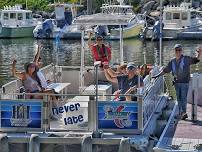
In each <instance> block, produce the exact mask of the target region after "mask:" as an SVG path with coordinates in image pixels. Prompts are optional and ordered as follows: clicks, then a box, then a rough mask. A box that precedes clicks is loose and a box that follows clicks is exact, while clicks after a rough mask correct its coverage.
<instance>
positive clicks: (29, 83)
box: [12, 60, 41, 98]
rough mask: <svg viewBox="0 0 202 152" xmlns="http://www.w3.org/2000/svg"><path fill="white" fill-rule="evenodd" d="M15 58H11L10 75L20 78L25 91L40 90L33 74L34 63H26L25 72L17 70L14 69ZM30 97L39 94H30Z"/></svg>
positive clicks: (35, 91)
mask: <svg viewBox="0 0 202 152" xmlns="http://www.w3.org/2000/svg"><path fill="white" fill-rule="evenodd" d="M16 63H17V61H16V60H13V64H12V75H13V76H16V77H17V78H19V79H20V80H22V83H23V86H24V88H25V92H27V93H37V92H40V91H41V87H40V85H39V83H38V82H37V80H36V77H35V76H34V72H35V70H36V65H35V64H34V63H28V64H26V66H25V72H19V71H17V70H16V67H15V66H16ZM30 98H41V96H30Z"/></svg>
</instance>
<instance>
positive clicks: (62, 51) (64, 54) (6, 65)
mask: <svg viewBox="0 0 202 152" xmlns="http://www.w3.org/2000/svg"><path fill="white" fill-rule="evenodd" d="M107 43H109V44H110V45H111V47H112V61H111V64H113V63H119V61H120V55H119V54H120V51H119V42H118V41H110V42H107ZM175 43H181V44H182V45H183V48H184V53H185V54H186V55H193V53H194V51H195V49H196V48H197V47H199V46H200V44H201V41H165V42H163V52H162V56H163V59H162V60H163V65H165V64H167V63H168V61H169V60H170V59H171V58H172V57H174V51H173V46H174V44H175ZM37 44H40V45H41V46H42V49H41V58H42V61H43V64H44V65H48V64H50V63H54V64H58V65H80V51H81V43H80V41H73V40H72V41H70V40H61V41H60V43H59V45H58V47H56V43H55V41H54V40H34V39H31V38H30V39H27V38H26V39H0V85H2V84H5V83H6V82H8V81H10V80H11V79H13V77H11V72H10V71H11V63H12V60H13V58H16V59H17V69H19V70H23V67H24V64H25V63H26V62H30V61H32V60H33V56H34V54H35V51H36V48H37ZM85 47H86V50H85V65H92V63H93V60H92V57H91V52H90V50H88V48H87V45H86V46H85ZM158 48H159V42H151V41H147V42H144V41H139V40H135V39H130V40H125V41H124V61H125V62H130V61H133V62H135V63H136V64H137V65H140V64H143V63H144V62H146V63H150V64H158V63H159V59H158V58H159V49H158ZM198 68H199V70H200V71H202V62H200V63H199V66H198Z"/></svg>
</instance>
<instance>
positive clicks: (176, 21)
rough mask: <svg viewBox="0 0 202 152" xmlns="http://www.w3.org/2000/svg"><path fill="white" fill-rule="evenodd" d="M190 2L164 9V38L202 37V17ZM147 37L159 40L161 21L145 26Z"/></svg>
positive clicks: (145, 35)
mask: <svg viewBox="0 0 202 152" xmlns="http://www.w3.org/2000/svg"><path fill="white" fill-rule="evenodd" d="M190 7H191V4H190V3H182V4H181V5H180V6H169V5H168V6H165V7H164V9H163V20H162V23H163V26H162V27H163V30H162V31H163V33H162V37H163V39H201V38H202V19H201V17H200V16H197V13H200V11H197V10H195V9H193V8H190ZM143 31H145V32H144V34H143V35H144V37H145V38H146V39H153V40H157V39H159V37H160V22H159V21H156V22H155V24H154V26H151V27H145V29H144V30H143Z"/></svg>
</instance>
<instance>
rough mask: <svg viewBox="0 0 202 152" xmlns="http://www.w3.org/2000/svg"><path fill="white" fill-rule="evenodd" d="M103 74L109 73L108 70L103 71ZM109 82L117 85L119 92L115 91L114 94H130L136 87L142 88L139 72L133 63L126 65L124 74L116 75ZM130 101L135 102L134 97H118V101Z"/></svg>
mask: <svg viewBox="0 0 202 152" xmlns="http://www.w3.org/2000/svg"><path fill="white" fill-rule="evenodd" d="M104 71H105V74H106V73H107V72H109V73H110V70H107V69H105V70H104ZM108 80H110V81H111V82H115V83H118V88H119V90H118V91H116V94H124V95H126V94H131V93H133V92H134V91H135V89H136V88H137V87H138V84H139V87H143V86H144V83H143V79H142V77H141V76H140V75H139V70H138V68H137V67H136V66H135V64H134V63H133V62H130V63H128V64H127V67H126V74H120V75H117V76H116V77H111V78H110V79H108ZM125 100H128V101H131V100H136V98H135V97H133V98H131V97H130V96H119V101H125Z"/></svg>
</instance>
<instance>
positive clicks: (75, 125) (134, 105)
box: [0, 14, 175, 152]
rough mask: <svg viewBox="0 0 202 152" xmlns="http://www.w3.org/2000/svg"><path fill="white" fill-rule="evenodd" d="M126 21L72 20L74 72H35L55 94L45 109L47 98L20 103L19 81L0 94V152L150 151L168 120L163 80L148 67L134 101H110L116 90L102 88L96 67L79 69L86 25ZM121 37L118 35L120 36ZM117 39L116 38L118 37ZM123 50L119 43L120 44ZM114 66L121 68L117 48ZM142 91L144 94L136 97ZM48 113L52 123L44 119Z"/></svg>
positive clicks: (54, 68)
mask: <svg viewBox="0 0 202 152" xmlns="http://www.w3.org/2000/svg"><path fill="white" fill-rule="evenodd" d="M131 18H133V16H131V15H117V14H107V15H100V14H93V15H84V16H80V17H77V18H76V20H75V21H74V24H76V25H78V26H80V29H81V30H82V31H81V33H82V38H81V46H82V47H81V64H80V66H60V65H57V64H56V65H54V64H51V65H48V66H46V67H44V68H42V69H41V72H43V74H44V76H45V77H46V79H48V80H51V81H52V82H53V83H52V84H50V85H51V86H50V88H54V89H55V90H57V92H58V93H59V94H57V95H58V96H59V99H58V105H57V106H56V107H52V106H51V100H50V97H49V96H50V94H41V95H43V96H44V97H43V99H26V95H27V94H28V93H25V92H23V91H21V90H22V89H21V88H23V85H22V82H21V81H20V80H14V81H11V82H9V83H7V84H5V85H3V86H2V88H1V100H0V114H1V115H0V119H1V121H0V122H1V123H0V131H1V133H0V145H1V151H2V152H8V151H13V150H14V149H16V147H18V150H19V149H20V151H22V152H24V151H30V152H34V151H37V152H39V151H42V152H46V151H60V152H63V151H82V152H92V151H97V152H98V151H119V152H126V151H127V152H130V151H137V150H138V151H143V152H145V151H151V150H152V148H153V147H154V146H155V145H156V144H155V143H156V141H158V138H159V137H160V136H161V134H162V132H163V129H164V128H165V126H166V125H167V122H168V120H169V119H170V117H171V116H172V114H171V111H172V109H173V108H174V107H175V101H174V100H173V99H172V98H170V97H169V95H168V94H167V92H166V91H165V89H164V77H163V76H161V77H158V78H157V79H152V78H151V75H156V74H157V73H158V72H159V70H160V69H159V67H153V68H152V71H151V75H150V74H149V75H147V76H146V77H145V78H144V89H142V88H139V87H138V89H137V93H135V94H131V96H136V97H137V100H136V101H114V100H113V96H114V95H113V94H112V91H114V90H116V88H117V86H116V84H113V83H109V82H107V83H106V78H105V76H104V72H103V71H102V70H99V62H95V63H94V66H89V67H87V66H85V64H84V63H85V62H84V53H85V41H84V35H85V29H86V27H88V26H92V25H115V24H116V25H126V24H127V23H128V21H129V20H130V19H131ZM120 32H122V30H120ZM120 35H122V33H121V34H120ZM120 46H123V39H121V41H120ZM119 60H120V63H123V62H124V58H123V47H122V48H120V59H119ZM141 90H144V91H141ZM50 113H52V114H53V115H54V116H56V117H57V118H58V119H57V120H51V119H50V117H49V116H50Z"/></svg>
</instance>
